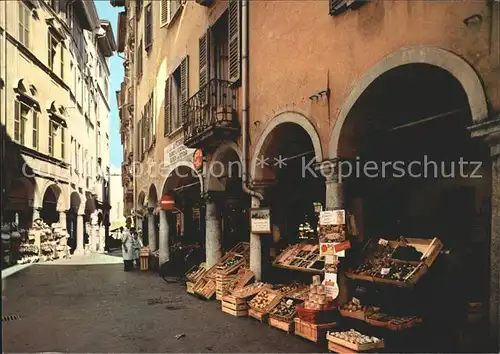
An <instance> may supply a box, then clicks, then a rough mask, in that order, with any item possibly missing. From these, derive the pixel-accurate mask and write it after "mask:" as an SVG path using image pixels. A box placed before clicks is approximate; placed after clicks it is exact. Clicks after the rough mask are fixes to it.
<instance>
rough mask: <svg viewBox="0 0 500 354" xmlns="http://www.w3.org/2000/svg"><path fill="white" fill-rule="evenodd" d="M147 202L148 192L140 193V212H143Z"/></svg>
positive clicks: (138, 197)
mask: <svg viewBox="0 0 500 354" xmlns="http://www.w3.org/2000/svg"><path fill="white" fill-rule="evenodd" d="M145 201H146V192H144V191H140V192H139V195H138V196H137V208H138V209H139V210H142V209H143V208H144V205H145Z"/></svg>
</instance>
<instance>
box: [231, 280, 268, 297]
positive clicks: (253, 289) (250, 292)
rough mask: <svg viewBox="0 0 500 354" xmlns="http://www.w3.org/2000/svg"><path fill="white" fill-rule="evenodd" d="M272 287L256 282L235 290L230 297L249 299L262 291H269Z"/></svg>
mask: <svg viewBox="0 0 500 354" xmlns="http://www.w3.org/2000/svg"><path fill="white" fill-rule="evenodd" d="M271 287H272V286H271V285H270V284H266V283H262V282H256V283H252V284H249V285H247V286H244V287H243V288H241V289H236V290H233V291H232V292H231V295H233V296H235V297H239V298H250V297H252V296H254V295H257V294H258V293H259V292H261V291H262V290H263V289H270V288H271Z"/></svg>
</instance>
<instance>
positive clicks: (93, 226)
mask: <svg viewBox="0 0 500 354" xmlns="http://www.w3.org/2000/svg"><path fill="white" fill-rule="evenodd" d="M90 220H91V221H90V230H89V234H90V251H91V252H97V244H99V249H101V248H102V244H101V242H100V241H99V238H100V237H99V236H100V235H99V226H98V225H97V210H96V211H94V212H93V213H92V215H90Z"/></svg>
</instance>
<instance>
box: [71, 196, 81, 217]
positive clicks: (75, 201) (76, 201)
mask: <svg viewBox="0 0 500 354" xmlns="http://www.w3.org/2000/svg"><path fill="white" fill-rule="evenodd" d="M70 209H71V210H72V211H74V212H76V213H77V214H78V215H83V213H84V211H85V204H84V203H82V197H81V195H80V193H78V192H77V191H73V192H71V195H70Z"/></svg>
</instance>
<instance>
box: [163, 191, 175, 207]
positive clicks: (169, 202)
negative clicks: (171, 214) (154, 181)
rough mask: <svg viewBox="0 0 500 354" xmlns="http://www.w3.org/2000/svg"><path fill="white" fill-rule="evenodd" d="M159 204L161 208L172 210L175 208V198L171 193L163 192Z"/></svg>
mask: <svg viewBox="0 0 500 354" xmlns="http://www.w3.org/2000/svg"><path fill="white" fill-rule="evenodd" d="M160 206H161V208H162V209H163V210H174V209H175V200H174V197H172V196H171V195H168V194H165V195H164V196H163V197H161V199H160Z"/></svg>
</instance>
